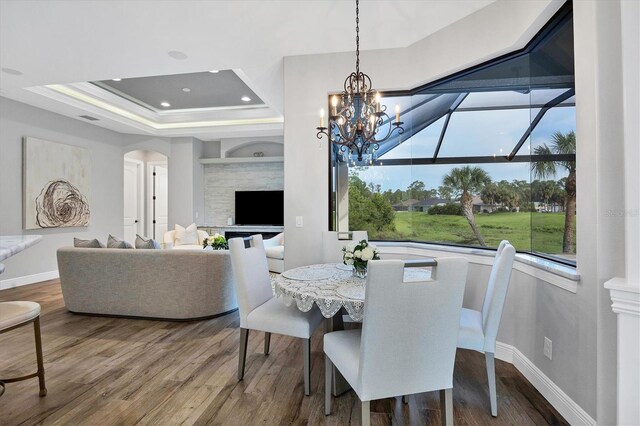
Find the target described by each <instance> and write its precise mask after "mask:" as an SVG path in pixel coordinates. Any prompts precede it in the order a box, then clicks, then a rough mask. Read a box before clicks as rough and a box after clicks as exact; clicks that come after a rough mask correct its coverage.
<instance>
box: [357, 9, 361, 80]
mask: <svg viewBox="0 0 640 426" xmlns="http://www.w3.org/2000/svg"><path fill="white" fill-rule="evenodd" d="M359 15H360V0H356V75H358V74H360V16H359Z"/></svg>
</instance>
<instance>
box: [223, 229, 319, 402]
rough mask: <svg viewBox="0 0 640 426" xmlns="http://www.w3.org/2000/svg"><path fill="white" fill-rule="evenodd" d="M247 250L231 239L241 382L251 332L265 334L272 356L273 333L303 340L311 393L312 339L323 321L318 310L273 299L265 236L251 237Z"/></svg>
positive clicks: (306, 378) (266, 349) (307, 385)
mask: <svg viewBox="0 0 640 426" xmlns="http://www.w3.org/2000/svg"><path fill="white" fill-rule="evenodd" d="M250 242H251V244H250V247H247V248H245V240H244V239H243V238H231V239H230V240H229V251H230V254H231V266H232V268H233V273H234V282H235V286H236V295H237V298H238V311H239V313H240V352H239V354H238V380H242V379H243V378H244V367H245V361H246V358H247V342H248V339H249V330H257V331H264V332H265V339H264V354H265V355H268V354H269V345H270V342H271V333H276V334H282V335H285V336H291V337H298V338H301V339H303V343H302V349H303V356H304V358H303V359H304V362H303V364H304V393H305V395H309V391H310V364H311V362H310V361H311V358H310V357H311V335H312V334H313V332H314V330H315V329H316V328H317V327H318V325H320V323H321V322H322V320H323V317H322V314H321V313H320V310H319V309H318V308H317V306H314V307H313V308H312V309H311V310H310V311H309V312H302V311H300V310H299V309H298V308H297V307H296V306H295V305H292V306H286V305H285V304H284V303H283V302H282V301H281V300H279V299H277V298H275V297H274V296H273V291H272V289H271V277H270V275H269V267H268V266H267V256H266V254H265V250H264V244H263V242H262V236H261V235H253V236H252V237H251V241H250Z"/></svg>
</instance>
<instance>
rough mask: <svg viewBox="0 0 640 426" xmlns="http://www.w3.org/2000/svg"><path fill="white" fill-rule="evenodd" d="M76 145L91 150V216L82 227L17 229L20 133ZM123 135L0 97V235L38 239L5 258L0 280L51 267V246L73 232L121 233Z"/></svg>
mask: <svg viewBox="0 0 640 426" xmlns="http://www.w3.org/2000/svg"><path fill="white" fill-rule="evenodd" d="M24 136H33V137H37V138H41V139H46V140H50V141H54V142H61V143H66V144H69V145H76V146H81V147H85V148H88V149H89V152H90V155H91V206H90V208H91V221H90V224H89V226H88V227H87V228H60V229H41V230H30V231H23V229H22V138H23V137H24ZM122 145H123V137H122V135H120V134H118V133H116V132H112V131H109V130H105V129H102V128H101V127H97V126H94V125H91V124H85V123H82V122H81V121H78V120H74V119H70V118H67V117H64V116H61V115H58V114H54V113H51V112H48V111H45V110H42V109H39V108H34V107H31V106H28V105H25V104H22V103H19V102H15V101H12V100H9V99H6V98H2V97H0V203H1V204H2V208H0V235H16V234H18V235H19V234H39V235H43V239H42V241H41V242H40V243H38V244H37V245H35V246H33V247H32V248H30V249H28V250H26V251H24V252H22V253H19V254H18V255H16V256H14V257H11V258H10V259H8V260H6V261H5V262H4V263H5V266H6V271H5V273H4V274H2V275H1V276H0V280H8V279H11V278H15V277H22V276H28V275H34V274H39V273H44V272H50V271H55V270H57V269H58V268H57V262H56V250H57V249H58V247H63V246H68V245H72V244H73V237H78V238H83V239H85V238H86V239H88V238H98V239H99V240H100V241H102V242H106V239H107V235H108V234H109V233H113V234H115V235H121V234H122V229H123V217H122V215H123V213H122V212H123V210H122V209H123V200H122V185H123V155H122V154H123V149H122Z"/></svg>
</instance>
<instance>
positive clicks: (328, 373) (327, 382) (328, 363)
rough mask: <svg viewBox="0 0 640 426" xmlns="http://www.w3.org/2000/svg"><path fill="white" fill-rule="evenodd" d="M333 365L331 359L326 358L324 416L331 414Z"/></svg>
mask: <svg viewBox="0 0 640 426" xmlns="http://www.w3.org/2000/svg"><path fill="white" fill-rule="evenodd" d="M332 370H333V363H332V362H331V360H330V359H329V357H328V356H327V355H326V354H325V356H324V415H325V416H328V415H330V414H331V376H333V371H332Z"/></svg>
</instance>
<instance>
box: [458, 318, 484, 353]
mask: <svg viewBox="0 0 640 426" xmlns="http://www.w3.org/2000/svg"><path fill="white" fill-rule="evenodd" d="M483 346H484V331H482V312H480V311H475V310H473V309H467V308H462V312H461V314H460V330H459V331H458V347H459V348H463V349H473V350H476V351H482V350H483Z"/></svg>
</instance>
